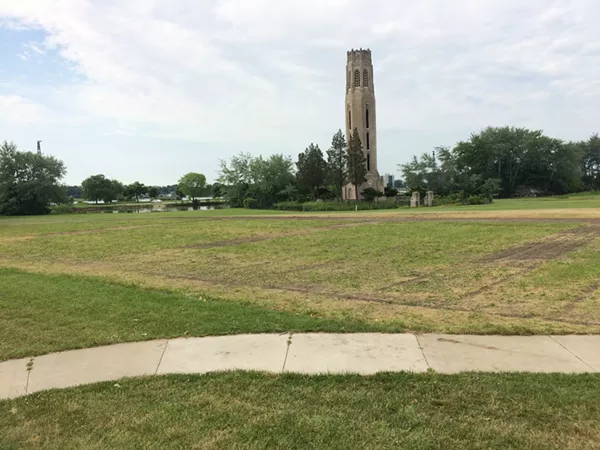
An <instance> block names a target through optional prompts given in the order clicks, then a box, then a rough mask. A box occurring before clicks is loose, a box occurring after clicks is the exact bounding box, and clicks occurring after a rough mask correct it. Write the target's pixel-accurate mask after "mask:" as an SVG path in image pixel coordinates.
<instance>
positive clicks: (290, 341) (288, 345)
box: [281, 333, 293, 373]
mask: <svg viewBox="0 0 600 450" xmlns="http://www.w3.org/2000/svg"><path fill="white" fill-rule="evenodd" d="M292 334H293V333H290V336H289V337H288V340H287V347H286V348H285V358H284V359H283V366H282V367H281V373H283V371H284V370H285V364H286V363H287V359H288V354H289V353H290V346H291V345H292Z"/></svg>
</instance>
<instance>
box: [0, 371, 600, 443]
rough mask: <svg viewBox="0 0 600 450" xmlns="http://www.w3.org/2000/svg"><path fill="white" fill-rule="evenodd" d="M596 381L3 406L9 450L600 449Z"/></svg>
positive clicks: (411, 384) (194, 383)
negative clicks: (122, 449)
mask: <svg viewBox="0 0 600 450" xmlns="http://www.w3.org/2000/svg"><path fill="white" fill-rule="evenodd" d="M599 392H600V376H599V375H541V374H538V375H526V374H461V375H451V376H449V375H446V376H442V375H436V374H380V375H377V376H373V377H358V376H317V377H309V376H301V375H279V376H275V375H264V374H257V373H226V374H211V375H205V376H192V375H181V376H165V377H151V378H139V379H126V380H121V381H119V382H118V383H115V382H110V383H101V384H96V385H90V386H85V387H78V388H74V389H68V390H62V391H48V392H43V393H38V394H34V395H32V396H29V397H26V398H21V399H16V400H10V401H4V402H0V423H1V424H2V429H1V432H0V448H2V449H29V448H31V449H33V448H36V449H37V448H44V449H64V448H69V449H86V450H87V449H105V448H144V449H180V448H196V449H241V448H244V449H263V448H285V449H325V448H327V449H343V450H348V449H411V450H425V449H444V450H445V449H461V450H475V449H482V450H483V449H523V450H534V449H535V450H538V449H539V450H541V449H544V450H546V449H557V450H585V449H597V448H598V442H600V394H599Z"/></svg>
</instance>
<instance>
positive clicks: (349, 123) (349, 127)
mask: <svg viewBox="0 0 600 450" xmlns="http://www.w3.org/2000/svg"><path fill="white" fill-rule="evenodd" d="M348 129H349V130H351V129H352V111H350V110H348Z"/></svg>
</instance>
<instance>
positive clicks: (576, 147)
mask: <svg viewBox="0 0 600 450" xmlns="http://www.w3.org/2000/svg"><path fill="white" fill-rule="evenodd" d="M571 147H572V151H573V152H578V153H579V155H580V158H581V172H582V183H583V186H584V187H585V189H588V190H598V189H600V137H599V136H598V134H594V135H592V136H591V137H590V138H589V139H588V140H587V141H585V142H577V143H571Z"/></svg>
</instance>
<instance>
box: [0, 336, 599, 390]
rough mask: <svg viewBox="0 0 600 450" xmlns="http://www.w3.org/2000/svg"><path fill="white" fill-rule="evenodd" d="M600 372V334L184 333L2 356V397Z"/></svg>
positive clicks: (0, 383) (0, 374) (0, 365)
mask: <svg viewBox="0 0 600 450" xmlns="http://www.w3.org/2000/svg"><path fill="white" fill-rule="evenodd" d="M428 369H433V370H435V371H436V372H440V373H457V372H464V371H469V372H470V371H478V372H508V371H510V372H545V373H584V372H600V336H471V335H464V336H462V335H439V334H423V335H416V334H379V333H366V334H320V333H308V334H255V335H233V336H218V337H204V338H178V339H170V340H167V339H162V340H155V341H144V342H133V343H127V344H116V345H110V346H106V347H95V348H89V349H84V350H72V351H66V352H60V353H53V354H49V355H44V356H39V357H35V358H24V359H19V360H11V361H4V362H0V399H6V398H13V397H19V396H22V395H26V394H31V393H33V392H37V391H42V390H46V389H53V388H66V387H72V386H78V385H82V384H89V383H95V382H99V381H109V380H118V379H120V378H123V377H136V376H145V375H155V374H159V375H160V374H172V373H208V372H218V371H227V370H253V371H263V372H272V373H281V372H295V373H306V374H321V373H358V374H364V375H369V374H374V373H377V372H401V371H409V372H426V371H427V370H428Z"/></svg>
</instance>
